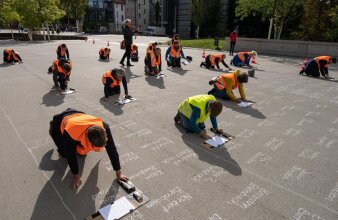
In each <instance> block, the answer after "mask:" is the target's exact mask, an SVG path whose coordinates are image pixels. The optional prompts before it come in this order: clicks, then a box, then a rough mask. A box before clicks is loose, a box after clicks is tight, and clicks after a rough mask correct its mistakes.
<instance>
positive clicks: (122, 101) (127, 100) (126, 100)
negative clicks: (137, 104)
mask: <svg viewBox="0 0 338 220" xmlns="http://www.w3.org/2000/svg"><path fill="white" fill-rule="evenodd" d="M135 100H137V99H135V98H131V99H122V100H119V101H117V102H118V103H119V104H121V105H124V104H127V103H129V102H131V101H135Z"/></svg>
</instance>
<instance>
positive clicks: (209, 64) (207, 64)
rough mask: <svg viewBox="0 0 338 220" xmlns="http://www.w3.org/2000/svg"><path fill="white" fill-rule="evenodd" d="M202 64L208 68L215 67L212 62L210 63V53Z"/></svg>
mask: <svg viewBox="0 0 338 220" xmlns="http://www.w3.org/2000/svg"><path fill="white" fill-rule="evenodd" d="M201 66H205V68H207V69H210V68H215V67H214V66H211V63H210V55H208V56H207V57H206V58H205V61H204V62H202V63H201Z"/></svg>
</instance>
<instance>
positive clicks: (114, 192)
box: [91, 185, 120, 200]
mask: <svg viewBox="0 0 338 220" xmlns="http://www.w3.org/2000/svg"><path fill="white" fill-rule="evenodd" d="M119 191H120V188H119V187H118V186H116V187H115V186H113V185H112V186H109V187H107V188H105V189H103V190H101V191H100V192H98V193H96V194H93V195H91V197H92V200H96V199H99V198H102V197H105V196H106V195H109V194H112V195H117V194H118V192H119Z"/></svg>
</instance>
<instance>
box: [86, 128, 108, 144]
mask: <svg viewBox="0 0 338 220" xmlns="http://www.w3.org/2000/svg"><path fill="white" fill-rule="evenodd" d="M87 137H88V140H89V141H90V143H91V144H92V145H94V146H95V147H101V146H104V145H105V144H106V139H107V134H106V130H105V129H104V128H102V127H100V126H97V125H94V126H91V127H89V128H88V129H87Z"/></svg>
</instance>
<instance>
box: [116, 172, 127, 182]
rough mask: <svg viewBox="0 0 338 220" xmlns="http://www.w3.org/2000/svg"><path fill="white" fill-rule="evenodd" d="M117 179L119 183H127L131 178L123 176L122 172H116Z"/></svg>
mask: <svg viewBox="0 0 338 220" xmlns="http://www.w3.org/2000/svg"><path fill="white" fill-rule="evenodd" d="M116 179H117V181H118V182H121V181H123V182H127V181H128V180H129V178H128V177H127V176H125V175H123V174H122V172H121V170H118V171H116Z"/></svg>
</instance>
